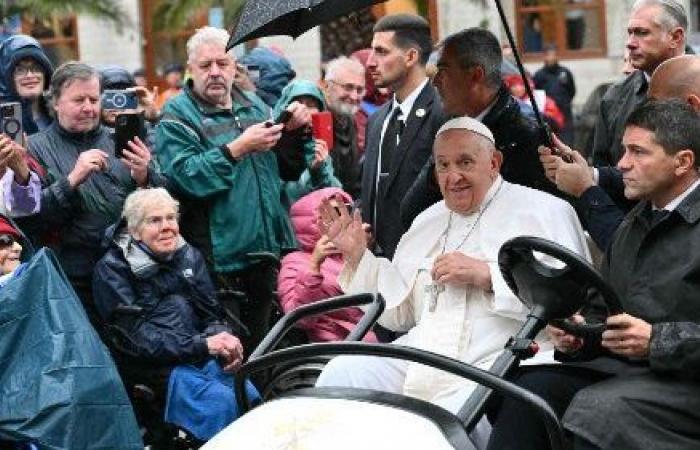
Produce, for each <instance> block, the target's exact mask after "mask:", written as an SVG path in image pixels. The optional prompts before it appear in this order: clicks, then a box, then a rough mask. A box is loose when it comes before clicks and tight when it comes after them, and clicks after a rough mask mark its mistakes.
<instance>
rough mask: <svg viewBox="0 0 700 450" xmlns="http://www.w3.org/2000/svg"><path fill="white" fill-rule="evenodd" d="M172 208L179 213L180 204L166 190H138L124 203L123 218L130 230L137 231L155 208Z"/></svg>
mask: <svg viewBox="0 0 700 450" xmlns="http://www.w3.org/2000/svg"><path fill="white" fill-rule="evenodd" d="M156 205H157V206H172V207H173V208H175V212H177V211H178V210H179V208H180V203H179V202H178V201H177V200H175V199H174V198H173V197H172V196H171V195H170V193H169V192H168V191H167V190H165V189H164V188H149V189H137V190H135V191H134V192H132V193H131V194H129V196H128V197H127V198H126V200H125V201H124V209H123V210H122V218H124V219H126V225H127V227H128V228H129V230H137V229H139V227H140V226H141V225H142V224H143V221H144V220H146V216H147V215H148V211H149V210H150V209H151V207H153V206H156Z"/></svg>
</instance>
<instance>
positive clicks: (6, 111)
mask: <svg viewBox="0 0 700 450" xmlns="http://www.w3.org/2000/svg"><path fill="white" fill-rule="evenodd" d="M0 133H3V134H5V135H6V136H8V137H9V138H10V139H12V140H13V141H15V142H16V143H18V144H19V145H22V105H21V104H20V103H19V102H8V103H2V104H0Z"/></svg>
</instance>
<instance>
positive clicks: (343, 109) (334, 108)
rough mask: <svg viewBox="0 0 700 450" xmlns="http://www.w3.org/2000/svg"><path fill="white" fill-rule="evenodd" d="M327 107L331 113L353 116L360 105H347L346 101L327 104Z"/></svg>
mask: <svg viewBox="0 0 700 450" xmlns="http://www.w3.org/2000/svg"><path fill="white" fill-rule="evenodd" d="M328 109H330V110H331V112H332V113H334V114H338V115H341V116H354V115H355V113H357V111H359V110H360V107H359V106H355V105H348V104H347V103H338V104H334V105H330V104H329V105H328Z"/></svg>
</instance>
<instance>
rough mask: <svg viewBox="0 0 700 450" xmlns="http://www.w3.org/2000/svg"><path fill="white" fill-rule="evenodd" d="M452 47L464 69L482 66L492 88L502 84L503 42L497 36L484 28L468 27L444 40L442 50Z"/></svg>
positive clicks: (487, 81)
mask: <svg viewBox="0 0 700 450" xmlns="http://www.w3.org/2000/svg"><path fill="white" fill-rule="evenodd" d="M448 47H449V48H451V49H452V50H453V51H454V52H455V54H456V56H457V59H458V60H459V64H460V65H461V67H462V68H463V69H469V68H471V67H474V66H480V67H481V68H482V69H483V70H484V76H485V78H486V83H487V84H488V86H490V87H492V88H498V87H499V86H500V85H501V62H502V61H503V54H502V53H501V44H500V43H499V42H498V39H497V38H496V36H495V35H494V34H493V33H491V32H490V31H488V30H484V29H483V28H468V29H466V30H462V31H459V32H457V33H454V34H451V35H449V36H447V37H446V38H445V40H444V41H443V42H442V51H443V52H444V51H445V49H446V48H448Z"/></svg>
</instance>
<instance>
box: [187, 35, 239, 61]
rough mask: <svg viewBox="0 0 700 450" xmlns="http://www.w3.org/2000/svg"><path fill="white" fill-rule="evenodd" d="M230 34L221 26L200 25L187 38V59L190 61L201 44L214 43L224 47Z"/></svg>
mask: <svg viewBox="0 0 700 450" xmlns="http://www.w3.org/2000/svg"><path fill="white" fill-rule="evenodd" d="M229 38H230V35H229V34H228V31H226V30H224V29H222V28H215V27H202V28H199V29H197V31H195V33H194V34H193V35H192V37H190V38H189V39H188V40H187V61H188V62H192V59H193V58H194V54H195V53H196V52H197V49H198V48H199V46H200V45H202V44H216V45H221V46H222V47H224V48H226V45H227V44H228V40H229Z"/></svg>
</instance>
